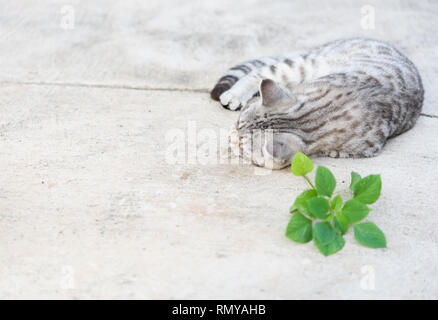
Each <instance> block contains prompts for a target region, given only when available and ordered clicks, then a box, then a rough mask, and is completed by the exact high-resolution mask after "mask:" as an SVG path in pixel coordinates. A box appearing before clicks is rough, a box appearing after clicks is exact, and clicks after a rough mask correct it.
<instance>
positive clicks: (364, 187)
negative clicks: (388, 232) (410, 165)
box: [286, 152, 386, 256]
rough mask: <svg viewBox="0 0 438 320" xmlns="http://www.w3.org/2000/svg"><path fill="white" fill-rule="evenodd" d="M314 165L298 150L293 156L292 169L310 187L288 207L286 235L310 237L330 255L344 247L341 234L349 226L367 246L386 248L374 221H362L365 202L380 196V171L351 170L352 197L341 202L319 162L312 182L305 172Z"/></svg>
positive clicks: (328, 173) (302, 240)
mask: <svg viewBox="0 0 438 320" xmlns="http://www.w3.org/2000/svg"><path fill="white" fill-rule="evenodd" d="M313 168H314V166H313V162H312V160H310V159H309V158H308V157H307V156H306V155H305V154H303V153H301V152H298V153H297V154H296V155H295V156H294V158H293V159H292V167H291V170H292V173H293V174H294V175H295V176H300V177H303V178H304V179H305V180H306V181H307V182H308V184H309V186H310V188H309V189H307V190H305V191H303V192H302V193H301V194H300V195H299V196H298V197H297V198H296V199H295V202H294V203H293V205H292V206H291V207H290V210H289V212H290V213H291V214H292V217H291V219H290V222H289V224H288V226H287V229H286V237H288V238H289V239H291V240H293V241H295V242H299V243H307V242H310V241H311V240H312V239H313V242H314V243H315V245H316V247H317V248H318V250H319V251H320V252H321V253H322V254H323V255H324V256H329V255H331V254H334V253H336V252H338V251H340V250H341V249H342V248H343V247H344V245H345V240H344V237H343V236H344V235H345V234H346V233H347V231H348V230H349V228H350V226H352V227H353V230H354V237H355V239H356V240H357V241H358V242H359V243H360V244H362V245H364V246H366V247H369V248H386V239H385V235H384V233H383V232H382V231H381V230H380V229H379V228H378V227H377V226H376V225H375V224H374V223H373V222H361V221H362V220H363V219H365V218H366V217H367V216H368V214H369V212H370V208H369V207H368V206H367V205H369V204H372V203H374V202H376V201H377V199H379V196H380V191H381V188H382V181H381V179H380V175H377V174H372V175H369V176H366V177H364V178H362V177H361V176H360V175H359V174H358V173H356V172H351V183H350V186H349V188H350V189H351V190H352V192H353V198H352V199H350V200H347V201H345V202H343V199H342V198H341V196H340V195H339V194H338V195H335V194H334V191H335V187H336V179H335V177H334V176H333V174H332V173H331V171H330V170H329V169H327V168H326V167H323V166H318V167H317V168H316V174H315V183H312V182H311V181H310V179H309V178H308V177H307V174H308V173H310V172H312V171H313Z"/></svg>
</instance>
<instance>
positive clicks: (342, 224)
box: [333, 214, 349, 235]
mask: <svg viewBox="0 0 438 320" xmlns="http://www.w3.org/2000/svg"><path fill="white" fill-rule="evenodd" d="M333 225H334V228H335V230H336V231H337V232H340V233H341V234H343V235H344V234H346V233H347V231H348V225H349V223H348V220H347V218H345V217H344V216H343V215H342V214H339V215H337V216H336V217H334V218H333Z"/></svg>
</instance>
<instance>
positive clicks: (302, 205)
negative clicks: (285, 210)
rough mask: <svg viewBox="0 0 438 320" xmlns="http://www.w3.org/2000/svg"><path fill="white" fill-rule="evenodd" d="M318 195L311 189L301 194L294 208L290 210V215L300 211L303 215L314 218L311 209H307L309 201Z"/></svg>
mask: <svg viewBox="0 0 438 320" xmlns="http://www.w3.org/2000/svg"><path fill="white" fill-rule="evenodd" d="M316 195H317V193H316V191H315V190H313V189H309V190H306V191H304V192H303V193H301V194H300V195H299V196H298V197H297V198H296V199H295V202H294V204H293V205H292V207H291V208H290V209H289V212H290V213H293V212H294V211H296V210H298V211H300V212H301V213H304V214H307V215H310V216H313V215H312V213H311V212H310V211H309V208H308V207H307V200H309V199H310V198H313V197H316Z"/></svg>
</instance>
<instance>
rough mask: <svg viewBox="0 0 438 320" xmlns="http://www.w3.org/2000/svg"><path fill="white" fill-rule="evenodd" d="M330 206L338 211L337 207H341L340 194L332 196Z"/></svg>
mask: <svg viewBox="0 0 438 320" xmlns="http://www.w3.org/2000/svg"><path fill="white" fill-rule="evenodd" d="M331 207H332V210H334V211H338V210H339V209H341V208H342V198H341V196H340V195H337V196H336V197H334V198H333V200H332V202H331Z"/></svg>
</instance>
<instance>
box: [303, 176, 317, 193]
mask: <svg viewBox="0 0 438 320" xmlns="http://www.w3.org/2000/svg"><path fill="white" fill-rule="evenodd" d="M303 177H304V179H306V181H307V182H308V183H309V184H310V186H311V187H312V189H313V190H316V188H315V186H314V185H313V184H312V182H310V180H309V178H307V176H303Z"/></svg>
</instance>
